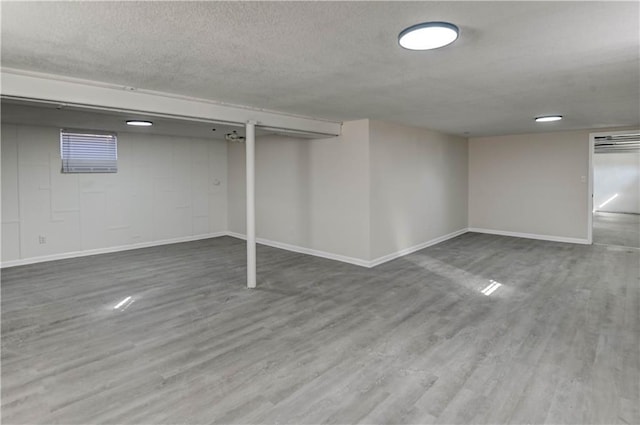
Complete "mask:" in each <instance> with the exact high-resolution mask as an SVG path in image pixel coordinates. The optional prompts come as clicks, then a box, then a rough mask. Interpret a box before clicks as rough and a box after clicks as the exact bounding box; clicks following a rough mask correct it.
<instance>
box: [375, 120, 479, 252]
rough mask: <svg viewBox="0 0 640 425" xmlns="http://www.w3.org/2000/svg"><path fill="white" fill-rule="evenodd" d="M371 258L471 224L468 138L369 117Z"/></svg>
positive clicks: (430, 239)
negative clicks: (468, 188)
mask: <svg viewBox="0 0 640 425" xmlns="http://www.w3.org/2000/svg"><path fill="white" fill-rule="evenodd" d="M370 138H371V145H370V146H371V149H370V166H371V172H370V174H371V198H370V202H371V203H370V208H371V259H372V260H375V259H377V258H379V257H384V256H386V255H389V254H392V253H396V252H398V251H403V250H406V249H408V248H411V247H415V246H420V245H421V244H424V243H426V242H428V241H432V240H435V239H438V238H441V237H443V236H446V235H450V234H452V233H455V232H459V231H464V230H465V229H466V228H467V216H468V211H467V201H468V196H467V184H468V177H467V163H468V158H467V140H466V139H464V138H461V137H456V136H449V135H445V134H442V133H438V132H434V131H430V130H425V129H420V128H412V127H406V126H401V125H397V124H392V123H387V122H380V121H371V124H370Z"/></svg>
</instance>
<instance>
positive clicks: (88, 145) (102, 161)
mask: <svg viewBox="0 0 640 425" xmlns="http://www.w3.org/2000/svg"><path fill="white" fill-rule="evenodd" d="M60 157H61V158H62V173H117V172H118V138H117V136H116V133H110V132H103V131H95V130H66V129H62V130H60Z"/></svg>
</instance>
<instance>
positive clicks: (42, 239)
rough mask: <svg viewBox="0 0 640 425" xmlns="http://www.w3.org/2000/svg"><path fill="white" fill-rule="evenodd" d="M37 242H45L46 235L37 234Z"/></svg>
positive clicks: (42, 243)
mask: <svg viewBox="0 0 640 425" xmlns="http://www.w3.org/2000/svg"><path fill="white" fill-rule="evenodd" d="M38 243H39V244H40V245H44V244H46V243H47V237H46V236H42V235H40V236H38Z"/></svg>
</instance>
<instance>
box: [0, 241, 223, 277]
mask: <svg viewBox="0 0 640 425" xmlns="http://www.w3.org/2000/svg"><path fill="white" fill-rule="evenodd" d="M226 235H227V232H215V233H206V234H203V235H196V236H184V237H180V238H173V239H163V240H160V241H151V242H141V243H136V244H131V245H120V246H111V247H108V248H97V249H88V250H86V251H72V252H63V253H60V254H51V255H43V256H41V257H31V258H23V259H20V260H10V261H4V262H2V263H1V264H0V268H3V269H5V268H8V267H15V266H24V265H27V264H35V263H44V262H46V261H55V260H65V259H68V258H76V257H88V256H90V255H97V254H108V253H111V252H120V251H129V250H132V249H140V248H150V247H152V246H159V245H169V244H172V243H180V242H192V241H198V240H201V239H210V238H217V237H220V236H226Z"/></svg>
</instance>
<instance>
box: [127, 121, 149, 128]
mask: <svg viewBox="0 0 640 425" xmlns="http://www.w3.org/2000/svg"><path fill="white" fill-rule="evenodd" d="M127 125H133V126H136V127H151V126H152V125H153V123H152V122H151V121H140V120H129V121H127Z"/></svg>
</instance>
